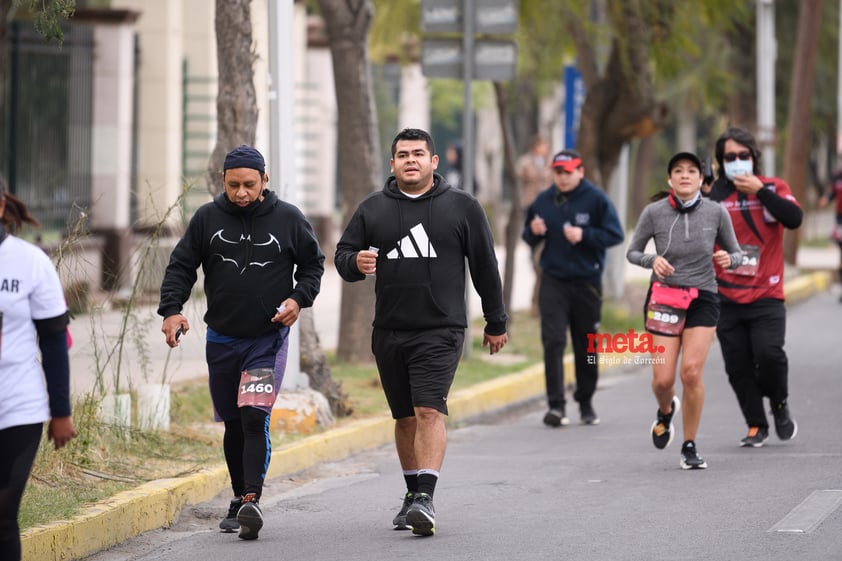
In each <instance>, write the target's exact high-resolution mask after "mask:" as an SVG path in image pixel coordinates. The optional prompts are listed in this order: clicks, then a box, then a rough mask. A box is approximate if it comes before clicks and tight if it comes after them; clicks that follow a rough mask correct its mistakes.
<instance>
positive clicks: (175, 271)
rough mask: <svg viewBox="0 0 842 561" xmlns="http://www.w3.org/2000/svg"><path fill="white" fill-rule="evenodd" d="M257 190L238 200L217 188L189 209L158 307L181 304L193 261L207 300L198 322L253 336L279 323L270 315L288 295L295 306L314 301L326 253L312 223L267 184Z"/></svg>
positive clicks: (175, 309) (167, 312)
mask: <svg viewBox="0 0 842 561" xmlns="http://www.w3.org/2000/svg"><path fill="white" fill-rule="evenodd" d="M263 196H264V199H263V201H261V202H259V203H253V204H251V205H249V206H248V207H245V208H242V207H239V206H237V205H235V204H233V203H231V202H230V201H229V200H228V197H226V196H225V193H221V194H219V195H217V196H216V197H215V198H214V200H213V201H212V202H210V203H207V204H205V205H202V206H201V207H200V208H199V209H198V210H197V211H196V214H194V215H193V218H191V219H190V223H189V224H188V225H187V231H186V232H185V233H184V237H182V238H181V240H179V242H178V244H177V245H176V246H175V249H174V250H173V252H172V255H171V256H170V262H169V265H167V270H166V272H165V273H164V280H163V282H162V283H161V303H160V305H159V306H158V314H160V315H161V316H163V317H165V318H166V317H168V316H171V315H173V314H177V313H180V312H181V309H182V307H183V306H184V303H185V302H186V301H187V299H188V298H189V297H190V292H191V290H192V288H193V285H194V284H195V283H196V269H197V268H198V267H199V265H201V266H202V271H203V272H204V275H205V283H204V288H205V294H206V296H207V302H208V310H207V313H206V314H205V323H207V324H208V327H210V328H211V329H213V330H214V331H216V332H217V333H220V334H222V335H228V336H231V337H238V338H253V337H258V336H260V335H264V334H267V333H271V332H272V331H273V330H277V329H279V328H280V327H281V325H280V324H277V323H272V322H271V321H270V320H271V319H272V316H274V315H275V309H276V308H277V307H278V306H279V305H280V304H281V302H283V301H284V300H286V299H287V298H292V299H293V300H295V301H296V302H297V303H298V305H299V306H300V307H302V308H306V307H309V306H312V305H313V300H315V298H316V295H317V294H318V293H319V289H320V287H321V281H322V275H323V274H324V259H325V257H324V254H323V253H322V250H321V248H320V247H319V242H318V241H317V240H316V236H315V234H314V233H313V228H312V227H311V226H310V224H309V222H307V219H306V218H305V217H304V215H303V214H302V213H301V211H300V210H298V208H296V207H295V206H293V205H291V204H289V203H286V202H284V201H281V200H280V199H278V197H277V196H276V195H275V193H273V192H272V191H268V190H267V191H264V192H263ZM293 271H294V272H293ZM293 279H295V286H293Z"/></svg>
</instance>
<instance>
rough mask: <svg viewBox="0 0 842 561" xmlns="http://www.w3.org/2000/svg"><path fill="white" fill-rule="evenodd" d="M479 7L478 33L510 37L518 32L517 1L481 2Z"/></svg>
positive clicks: (477, 14)
mask: <svg viewBox="0 0 842 561" xmlns="http://www.w3.org/2000/svg"><path fill="white" fill-rule="evenodd" d="M479 3H481V4H482V7H480V6H477V13H476V27H475V30H476V32H477V33H489V34H500V35H508V34H511V33H514V32H515V31H517V20H518V2H517V0H480V1H479V2H478V4H479Z"/></svg>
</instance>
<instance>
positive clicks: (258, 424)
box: [223, 407, 272, 498]
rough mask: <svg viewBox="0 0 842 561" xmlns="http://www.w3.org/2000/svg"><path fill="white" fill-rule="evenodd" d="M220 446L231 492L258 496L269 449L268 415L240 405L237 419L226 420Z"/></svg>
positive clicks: (267, 465) (264, 473)
mask: <svg viewBox="0 0 842 561" xmlns="http://www.w3.org/2000/svg"><path fill="white" fill-rule="evenodd" d="M223 449H224V451H225V463H226V464H227V465H228V474H229V475H230V476H231V489H232V490H233V491H234V495H235V496H237V497H241V496H243V495H245V494H246V493H255V494H256V495H257V498H260V494H261V492H262V491H263V480H264V479H266V470H267V469H268V468H269V456H270V455H271V453H272V443H271V441H270V440H269V415H268V414H267V413H265V412H263V411H261V410H260V409H255V408H254V407H242V408H240V418H239V419H236V420H233V421H225V436H224V437H223Z"/></svg>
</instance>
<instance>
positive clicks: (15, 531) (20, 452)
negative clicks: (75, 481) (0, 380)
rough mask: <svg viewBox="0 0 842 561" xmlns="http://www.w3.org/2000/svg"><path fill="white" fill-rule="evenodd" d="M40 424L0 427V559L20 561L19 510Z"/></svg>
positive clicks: (36, 443)
mask: <svg viewBox="0 0 842 561" xmlns="http://www.w3.org/2000/svg"><path fill="white" fill-rule="evenodd" d="M43 428H44V426H43V424H42V423H36V424H34V425H21V426H17V427H9V428H7V429H3V430H0V450H4V452H3V454H4V455H5V456H6V458H5V459H4V460H3V461H2V462H0V559H2V560H3V561H20V528H19V527H18V510H20V500H21V497H22V496H23V490H24V488H25V487H26V481H27V479H29V472H30V471H32V462H34V461H35V454H36V453H37V452H38V443H39V442H41V431H42V430H43Z"/></svg>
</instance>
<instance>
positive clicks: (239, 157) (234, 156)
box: [222, 144, 266, 175]
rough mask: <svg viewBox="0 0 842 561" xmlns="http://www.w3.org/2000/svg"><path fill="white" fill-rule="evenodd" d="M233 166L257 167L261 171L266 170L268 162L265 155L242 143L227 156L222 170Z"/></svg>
mask: <svg viewBox="0 0 842 561" xmlns="http://www.w3.org/2000/svg"><path fill="white" fill-rule="evenodd" d="M232 168H249V169H256V170H257V171H259V172H260V173H261V175H262V174H263V173H265V171H266V163H265V162H264V161H263V156H262V155H261V154H260V152H258V151H257V150H255V149H254V148H252V147H251V146H246V145H245V144H241V145H240V146H237V147H236V148H234V149H233V150H231V151H230V152H228V155H227V156H225V163H224V164H223V165H222V171H225V170H228V169H232Z"/></svg>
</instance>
